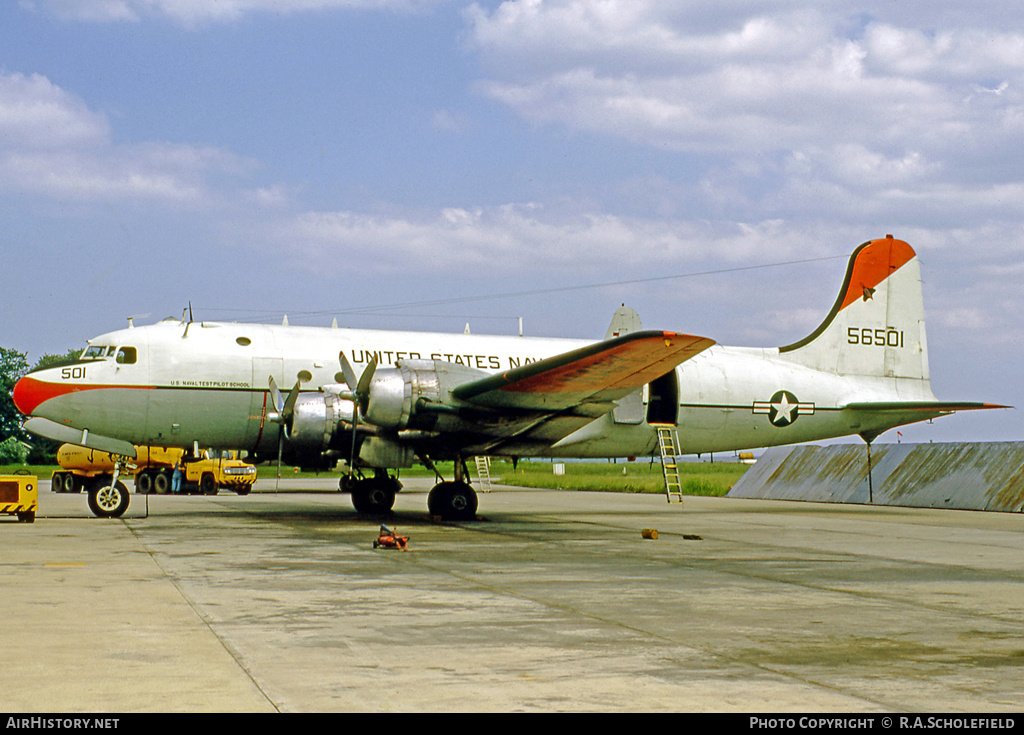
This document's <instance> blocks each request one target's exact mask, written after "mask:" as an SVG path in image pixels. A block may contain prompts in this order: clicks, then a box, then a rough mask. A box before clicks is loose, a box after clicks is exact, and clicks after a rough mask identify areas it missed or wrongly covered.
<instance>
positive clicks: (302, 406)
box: [288, 393, 353, 451]
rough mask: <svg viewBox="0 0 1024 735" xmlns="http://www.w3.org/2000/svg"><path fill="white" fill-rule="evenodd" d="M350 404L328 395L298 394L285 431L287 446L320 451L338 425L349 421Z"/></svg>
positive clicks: (351, 405)
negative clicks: (287, 428) (289, 424)
mask: <svg viewBox="0 0 1024 735" xmlns="http://www.w3.org/2000/svg"><path fill="white" fill-rule="evenodd" d="M352 410H353V403H352V401H350V400H347V399H345V398H341V397H340V396H336V395H332V394H330V393H300V394H299V397H298V400H296V401H295V412H294V414H293V415H292V420H291V426H290V427H289V431H288V444H289V446H295V447H303V448H307V447H308V448H309V449H314V450H316V451H323V450H324V449H327V448H328V447H329V446H330V445H331V439H332V438H333V437H334V435H335V434H336V433H337V431H338V429H339V428H340V426H341V423H342V422H343V421H344V422H351V421H352Z"/></svg>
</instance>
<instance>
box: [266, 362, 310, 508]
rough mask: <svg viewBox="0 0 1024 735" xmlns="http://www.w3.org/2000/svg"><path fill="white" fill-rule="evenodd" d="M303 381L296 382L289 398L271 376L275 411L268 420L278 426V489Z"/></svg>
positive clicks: (271, 394) (269, 414)
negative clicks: (283, 459) (287, 441)
mask: <svg viewBox="0 0 1024 735" xmlns="http://www.w3.org/2000/svg"><path fill="white" fill-rule="evenodd" d="M301 385H302V381H301V380H296V381H295V385H294V387H292V389H291V390H290V391H288V396H287V397H284V396H282V395H281V391H280V390H278V387H277V382H276V381H275V380H274V376H273V375H271V376H270V397H271V399H272V400H273V402H274V409H275V410H274V411H270V412H268V413H267V420H268V421H273V422H274V423H275V424H278V425H279V426H280V428H279V429H278V432H277V487H278V488H280V487H281V457H282V455H283V454H284V440H285V439H287V438H288V437H289V435H290V434H291V426H292V418H293V417H294V416H295V402H296V401H298V400H299V388H300V387H301Z"/></svg>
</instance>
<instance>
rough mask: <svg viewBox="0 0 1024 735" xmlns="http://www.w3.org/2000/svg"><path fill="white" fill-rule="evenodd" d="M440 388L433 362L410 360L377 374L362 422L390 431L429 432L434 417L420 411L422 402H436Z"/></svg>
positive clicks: (371, 384) (371, 383) (369, 391)
mask: <svg viewBox="0 0 1024 735" xmlns="http://www.w3.org/2000/svg"><path fill="white" fill-rule="evenodd" d="M440 394H441V384H440V379H439V377H438V373H437V370H436V369H435V365H434V362H433V361H428V360H407V361H403V362H402V363H400V364H399V366H398V367H396V368H387V369H384V370H378V371H377V372H376V373H375V374H374V376H373V380H372V381H371V382H370V387H369V390H368V395H367V398H366V404H365V406H364V411H363V414H362V416H361V417H360V418H361V420H365V421H366V422H367V423H370V424H373V425H374V426H377V427H380V428H382V429H387V430H390V431H401V430H403V429H410V428H412V429H424V428H429V427H430V425H432V424H433V422H434V420H435V419H436V415H435V414H425V413H423V412H421V411H420V412H418V411H417V406H418V403H419V400H420V399H421V398H423V399H427V400H430V401H437V400H438V399H439V398H440Z"/></svg>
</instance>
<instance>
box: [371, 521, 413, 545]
mask: <svg viewBox="0 0 1024 735" xmlns="http://www.w3.org/2000/svg"><path fill="white" fill-rule="evenodd" d="M373 548H375V549H401V550H402V551H406V550H408V548H409V537H408V536H399V535H398V534H397V533H395V532H394V531H392V530H391V529H390V528H388V527H387V526H381V527H380V535H379V536H377V539H376V540H375V541H374V542H373Z"/></svg>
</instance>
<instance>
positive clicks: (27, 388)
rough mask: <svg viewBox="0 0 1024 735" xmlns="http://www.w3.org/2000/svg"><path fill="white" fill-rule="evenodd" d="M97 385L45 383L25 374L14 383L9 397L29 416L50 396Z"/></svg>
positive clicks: (57, 395) (62, 394) (53, 396)
mask: <svg viewBox="0 0 1024 735" xmlns="http://www.w3.org/2000/svg"><path fill="white" fill-rule="evenodd" d="M98 387H99V386H91V385H73V384H68V383H47V382H45V381H42V380H37V379H36V378H32V377H29V376H26V377H24V378H22V379H21V380H19V381H18V382H17V383H15V385H14V390H13V391H12V392H11V397H12V398H13V399H14V405H15V406H17V407H18V410H19V411H21V412H22V413H23V414H25V415H26V416H31V415H32V414H33V413H35V410H36V409H37V408H39V406H40V405H42V404H43V403H46V401H49V400H50V399H51V398H57V397H59V396H64V395H67V394H69V393H77V392H78V391H80V390H90V389H92V388H98Z"/></svg>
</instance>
